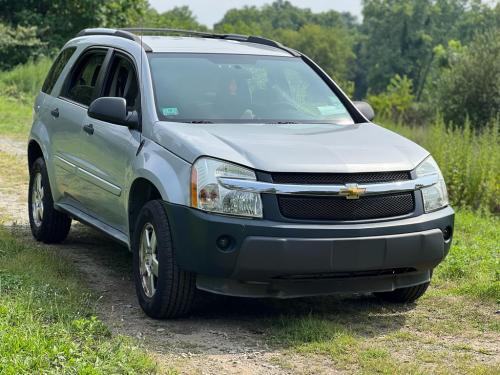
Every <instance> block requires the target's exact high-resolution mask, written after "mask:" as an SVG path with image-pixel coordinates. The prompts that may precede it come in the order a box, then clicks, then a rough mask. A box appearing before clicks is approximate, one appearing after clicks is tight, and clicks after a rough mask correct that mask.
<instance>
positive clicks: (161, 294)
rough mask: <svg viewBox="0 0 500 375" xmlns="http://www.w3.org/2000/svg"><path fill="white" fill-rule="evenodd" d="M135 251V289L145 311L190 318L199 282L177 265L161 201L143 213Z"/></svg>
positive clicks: (158, 315)
mask: <svg viewBox="0 0 500 375" xmlns="http://www.w3.org/2000/svg"><path fill="white" fill-rule="evenodd" d="M132 251H133V271H134V280H135V287H136V292H137V297H138V299H139V304H140V305H141V307H142V309H143V310H144V312H145V313H146V314H147V315H148V316H150V317H151V318H155V319H162V318H177V317H180V316H183V315H186V314H187V313H188V312H189V310H190V308H191V305H192V301H193V296H194V292H195V288H196V279H195V275H194V274H193V273H191V272H187V271H184V270H182V269H181V268H179V266H178V265H177V262H176V260H175V252H174V246H173V242H172V238H171V235H170V226H169V223H168V218H167V213H166V212H165V209H164V208H163V205H162V203H161V202H160V201H158V200H155V201H151V202H148V203H146V205H145V206H144V207H143V208H142V210H141V212H140V213H139V217H138V219H137V223H136V225H135V230H134V233H133V239H132Z"/></svg>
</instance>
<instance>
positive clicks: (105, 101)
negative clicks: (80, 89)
mask: <svg viewBox="0 0 500 375" xmlns="http://www.w3.org/2000/svg"><path fill="white" fill-rule="evenodd" d="M87 113H88V115H89V117H92V118H95V119H97V120H101V121H106V122H111V123H112V124H116V125H122V126H128V127H130V128H138V127H139V116H138V115H137V112H136V111H132V112H128V111H127V101H126V100H125V99H124V98H115V97H102V98H97V99H96V100H94V101H93V102H92V103H90V106H89V109H88V111H87Z"/></svg>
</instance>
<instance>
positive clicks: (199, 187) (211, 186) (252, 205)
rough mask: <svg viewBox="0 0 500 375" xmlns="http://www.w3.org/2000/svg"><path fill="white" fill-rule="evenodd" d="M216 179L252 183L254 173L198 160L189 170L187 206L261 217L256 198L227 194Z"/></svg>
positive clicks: (253, 195) (255, 196) (214, 160)
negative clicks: (250, 181)
mask: <svg viewBox="0 0 500 375" xmlns="http://www.w3.org/2000/svg"><path fill="white" fill-rule="evenodd" d="M219 177H226V178H240V179H244V180H253V181H255V180H256V179H257V177H256V176H255V173H254V171H252V170H251V169H248V168H244V167H240V166H239V165H236V164H232V163H228V162H225V161H222V160H217V159H212V158H206V157H204V158H200V159H198V160H197V161H196V162H195V163H194V164H193V167H192V170H191V206H192V207H194V208H198V209H200V210H203V211H209V212H214V213H219V214H226V215H237V216H247V217H260V218H261V217H262V201H261V199H260V194H256V193H248V192H243V191H235V190H229V189H226V188H225V187H223V186H222V185H221V184H220V183H219V181H218V178H219Z"/></svg>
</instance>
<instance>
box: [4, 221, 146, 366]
mask: <svg viewBox="0 0 500 375" xmlns="http://www.w3.org/2000/svg"><path fill="white" fill-rule="evenodd" d="M76 274H77V273H76V272H75V269H73V267H72V266H71V265H70V264H68V263H67V261H65V260H63V259H61V257H60V256H59V255H58V254H57V251H56V250H54V249H48V248H45V247H40V248H33V246H32V245H31V246H28V245H27V244H25V243H22V242H20V241H18V240H15V239H13V238H12V236H11V235H9V234H7V233H6V232H5V230H3V229H1V228H0V373H2V374H23V373H24V374H31V373H79V374H110V373H129V374H134V373H141V374H145V373H152V372H154V371H155V365H154V363H153V362H152V360H151V359H150V358H149V357H148V355H147V354H145V352H143V351H142V350H141V349H140V348H138V347H136V346H135V345H134V344H133V343H132V341H131V340H129V339H126V338H123V337H113V336H112V335H111V334H110V332H109V330H108V329H107V327H106V326H105V325H104V324H103V323H102V322H100V321H99V320H98V319H97V318H96V317H95V316H94V315H93V305H94V299H93V298H92V297H91V295H90V294H88V293H87V292H86V291H85V290H82V282H81V280H80V279H79V278H78V277H77V276H75V275H76Z"/></svg>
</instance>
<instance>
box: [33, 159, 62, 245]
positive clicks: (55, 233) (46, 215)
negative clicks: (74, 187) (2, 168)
mask: <svg viewBox="0 0 500 375" xmlns="http://www.w3.org/2000/svg"><path fill="white" fill-rule="evenodd" d="M38 175H40V177H37V176H38ZM38 178H40V183H41V187H42V189H43V196H42V199H41V202H42V214H41V216H38V215H37V217H36V218H35V217H34V215H35V212H34V209H33V202H34V201H33V199H34V198H33V189H34V188H35V186H34V185H35V184H36V183H37V179H38ZM28 215H29V220H30V227H31V233H32V234H33V237H35V239H36V240H37V241H41V242H44V243H47V244H49V243H60V242H62V241H64V240H65V239H66V237H67V236H68V233H69V230H70V228H71V218H70V217H69V216H68V215H66V214H65V213H62V212H59V211H56V209H55V208H54V200H53V199H52V191H51V190H50V183H49V176H48V174H47V166H46V165H45V161H44V160H43V158H38V159H36V160H35V162H34V163H33V164H32V165H31V168H30V183H29V190H28Z"/></svg>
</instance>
